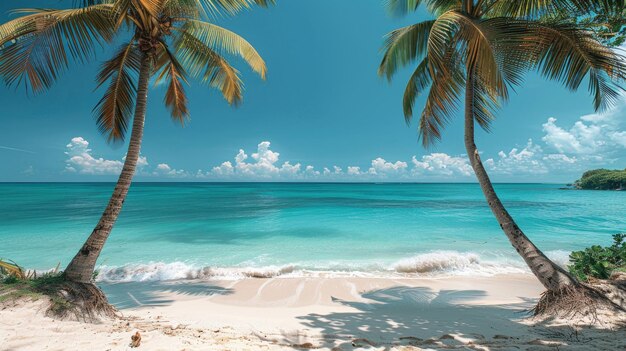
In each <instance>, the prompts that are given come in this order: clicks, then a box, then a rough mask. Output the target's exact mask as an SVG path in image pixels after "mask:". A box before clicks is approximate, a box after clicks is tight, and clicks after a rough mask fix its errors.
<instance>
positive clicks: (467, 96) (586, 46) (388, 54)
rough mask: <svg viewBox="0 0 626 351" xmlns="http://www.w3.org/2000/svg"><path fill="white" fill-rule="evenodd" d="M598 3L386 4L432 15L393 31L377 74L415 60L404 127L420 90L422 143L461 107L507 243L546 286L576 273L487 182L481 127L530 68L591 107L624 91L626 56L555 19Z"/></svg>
mask: <svg viewBox="0 0 626 351" xmlns="http://www.w3.org/2000/svg"><path fill="white" fill-rule="evenodd" d="M599 3H601V1H594V0H588V1H565V0H553V1H544V0H529V1H508V0H423V1H422V0H388V1H387V7H388V9H389V11H390V12H391V13H392V14H399V15H406V14H408V13H411V12H414V11H415V10H417V8H418V7H419V6H420V5H422V4H424V5H426V6H427V8H428V9H429V10H430V12H431V13H432V14H433V18H432V19H429V20H426V21H423V22H420V23H416V24H413V25H409V26H406V27H403V28H400V29H397V30H394V31H392V32H391V33H389V34H388V35H387V37H386V40H385V43H384V56H383V59H382V62H381V64H380V67H379V70H378V72H379V74H380V75H381V76H385V77H387V78H388V79H391V78H392V77H393V76H394V74H395V73H396V72H397V71H398V69H399V68H401V67H404V66H406V65H409V64H412V63H415V64H416V68H415V69H414V72H413V74H412V75H411V77H410V78H409V81H408V84H407V86H406V89H405V91H404V97H403V104H402V106H403V110H404V116H405V118H406V121H407V123H408V122H410V121H411V118H412V116H413V115H414V113H415V103H416V99H417V97H418V95H421V94H424V96H425V103H424V107H423V108H422V109H421V112H420V116H419V122H418V126H419V136H420V138H421V140H422V143H423V145H424V146H426V147H428V146H430V145H432V144H433V143H435V142H436V141H438V140H439V139H441V137H442V132H443V129H444V128H445V127H446V125H447V124H448V123H449V122H450V120H451V119H452V118H453V117H454V116H455V112H456V111H457V109H458V108H459V107H462V109H463V112H464V122H465V123H464V124H465V140H464V141H465V147H466V151H467V155H468V157H469V159H470V163H471V166H472V168H473V170H474V173H475V174H476V177H477V179H478V182H479V184H480V187H481V189H482V191H483V193H484V196H485V198H486V200H487V203H488V204H489V207H490V208H491V210H492V212H493V214H494V216H495V217H496V219H497V220H498V223H499V224H500V227H501V228H502V230H503V232H504V233H505V234H506V236H507V238H508V239H509V241H510V243H511V244H512V246H513V247H514V248H515V250H516V251H517V252H518V253H519V254H520V255H521V256H522V258H523V259H524V261H525V262H526V264H527V265H528V266H529V267H530V269H531V270H532V272H533V273H534V274H535V276H536V277H537V278H538V279H539V281H540V282H541V283H542V284H543V285H544V287H545V288H546V289H548V291H550V292H553V293H558V292H560V291H565V290H567V291H571V290H572V289H574V290H575V289H577V288H578V287H579V284H578V282H577V280H576V279H575V277H573V276H572V275H571V274H570V273H568V272H567V271H566V270H565V269H563V268H562V267H560V266H559V265H557V264H555V263H554V262H553V261H552V260H550V259H549V258H548V257H547V256H546V255H545V254H544V253H543V252H542V251H541V250H540V249H539V248H538V247H537V246H535V244H534V243H533V242H532V241H531V240H530V239H529V238H528V236H526V234H525V233H524V232H523V231H522V230H521V228H520V227H519V226H518V225H517V223H516V222H515V220H514V219H513V217H512V216H511V215H510V214H509V212H508V211H507V210H506V208H505V207H504V205H503V204H502V202H501V201H500V199H499V197H498V195H497V194H496V192H495V190H494V187H493V185H492V183H491V180H490V178H489V175H488V174H487V172H486V170H485V168H484V166H483V163H482V161H481V158H480V152H479V150H478V148H477V146H476V144H475V137H474V128H475V125H476V124H477V125H478V126H479V127H481V128H483V129H484V130H487V131H489V128H490V125H491V122H492V121H493V120H494V118H495V112H496V111H497V109H498V108H499V107H500V106H501V104H502V103H504V102H506V101H507V100H508V98H509V94H510V90H511V87H514V86H519V85H521V84H522V82H523V80H522V79H523V75H524V73H525V72H527V71H530V70H535V71H537V72H539V74H541V75H542V76H544V77H546V78H548V79H551V80H555V81H558V82H560V83H562V84H563V85H564V86H565V87H567V88H568V89H570V90H577V89H578V88H579V87H580V86H581V84H582V83H583V82H587V83H588V88H589V91H590V93H591V96H592V98H593V106H594V108H595V109H602V108H605V107H607V106H609V105H610V104H611V103H612V102H614V101H615V100H616V98H617V97H618V96H619V95H620V92H621V87H620V86H619V83H621V81H623V78H624V77H625V76H626V75H625V73H626V64H625V63H624V59H623V57H621V56H620V55H618V54H617V53H616V52H615V51H613V50H611V49H610V48H609V47H607V45H605V44H603V43H601V42H599V41H598V40H597V39H596V37H594V35H593V34H592V33H591V32H590V31H588V30H587V28H586V27H585V26H584V25H582V24H581V23H578V22H572V21H563V20H559V19H558V18H557V16H549V14H558V13H560V12H561V11H563V10H564V9H569V11H571V12H570V13H581V12H584V13H589V12H591V11H593V7H594V6H595V5H597V4H599Z"/></svg>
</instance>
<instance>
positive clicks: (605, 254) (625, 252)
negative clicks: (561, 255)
mask: <svg viewBox="0 0 626 351" xmlns="http://www.w3.org/2000/svg"><path fill="white" fill-rule="evenodd" d="M569 258H570V262H571V265H570V266H568V268H569V271H570V272H571V273H572V274H573V275H575V276H576V277H577V278H578V279H580V280H583V281H587V280H589V279H590V278H597V279H608V278H610V277H611V274H612V273H613V272H618V271H619V272H626V233H620V234H614V235H613V244H612V245H611V246H600V245H593V246H591V247H588V248H586V249H584V250H582V251H574V252H572V253H571V254H570V256H569Z"/></svg>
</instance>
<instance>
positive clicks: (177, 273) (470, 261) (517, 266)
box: [96, 251, 569, 283]
mask: <svg viewBox="0 0 626 351" xmlns="http://www.w3.org/2000/svg"><path fill="white" fill-rule="evenodd" d="M546 254H547V255H548V256H549V257H550V258H551V259H553V260H554V261H555V263H557V264H559V265H561V266H566V265H567V263H568V256H569V252H567V251H550V252H546ZM524 273H528V274H529V273H530V270H529V269H528V267H526V266H525V264H524V262H523V261H522V260H521V258H519V257H516V256H510V255H502V256H495V255H490V257H489V259H487V258H485V257H482V256H481V255H479V254H477V253H472V252H458V251H432V252H427V253H422V254H417V255H415V256H412V257H408V258H404V259H401V260H399V261H396V262H392V263H380V262H371V261H370V262H361V263H357V262H348V263H336V262H334V263H318V264H315V265H310V264H286V265H280V266H259V267H254V266H246V267H243V266H241V267H240V266H236V267H216V266H198V265H193V264H189V263H185V262H170V263H165V262H152V263H142V264H127V265H123V266H101V267H99V268H98V276H97V279H96V280H97V281H100V282H108V283H115V282H144V281H161V280H192V279H199V280H210V279H215V280H220V279H222V280H237V279H244V278H274V277H315V276H319V277H321V276H323V277H341V276H343V277H345V276H351V277H354V276H360V277H405V278H406V277H409V278H410V277H439V276H459V275H463V276H491V275H496V274H524Z"/></svg>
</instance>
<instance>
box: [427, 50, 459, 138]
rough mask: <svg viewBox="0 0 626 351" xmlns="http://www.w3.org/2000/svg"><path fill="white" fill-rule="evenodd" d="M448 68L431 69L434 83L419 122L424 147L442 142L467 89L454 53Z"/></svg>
mask: <svg viewBox="0 0 626 351" xmlns="http://www.w3.org/2000/svg"><path fill="white" fill-rule="evenodd" d="M448 59H449V61H448V67H447V68H446V69H445V70H442V71H440V70H437V69H436V68H433V67H430V70H431V79H432V83H431V86H430V90H429V92H428V97H427V98H426V104H425V106H424V109H423V111H422V114H421V116H420V121H419V133H420V134H419V135H420V138H421V140H422V144H423V145H424V147H428V146H430V145H433V144H434V143H435V142H436V141H438V140H441V132H442V130H443V128H445V126H446V125H447V124H448V123H449V121H450V119H451V117H452V114H453V113H454V112H455V111H456V110H457V109H458V104H459V101H460V99H461V93H462V92H463V88H464V87H465V75H464V72H463V70H462V69H461V65H460V62H461V60H460V58H459V57H458V55H457V54H456V53H454V52H452V51H449V55H448Z"/></svg>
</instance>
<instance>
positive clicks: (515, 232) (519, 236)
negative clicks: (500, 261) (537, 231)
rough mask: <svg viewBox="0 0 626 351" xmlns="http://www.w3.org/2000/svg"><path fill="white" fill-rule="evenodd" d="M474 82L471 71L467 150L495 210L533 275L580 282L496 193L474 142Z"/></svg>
mask: <svg viewBox="0 0 626 351" xmlns="http://www.w3.org/2000/svg"><path fill="white" fill-rule="evenodd" d="M474 82H475V81H474V79H473V77H472V75H471V74H469V73H468V77H467V83H466V91H465V149H466V150H467V156H468V157H469V160H470V163H471V165H472V168H473V169H474V173H476V178H477V179H478V183H479V184H480V188H481V189H482V191H483V194H484V195H485V198H486V199H487V202H488V203H489V207H490V208H491V211H492V212H493V214H494V215H495V216H496V219H497V220H498V223H499V224H500V227H501V228H502V231H504V234H506V236H507V238H508V239H509V241H510V242H511V244H512V245H513V247H514V248H515V250H517V253H518V254H520V256H522V258H523V259H524V261H526V264H527V265H528V267H530V269H531V270H532V272H533V274H535V276H536V277H537V278H538V279H539V281H540V282H541V284H543V286H544V287H546V289H548V290H553V291H556V290H559V289H561V288H563V287H565V286H568V285H577V284H578V283H577V281H576V280H575V279H574V278H572V276H570V275H569V274H568V273H567V272H566V271H565V270H564V269H563V268H561V267H559V266H558V265H557V264H555V263H554V262H552V261H551V260H550V259H549V258H548V257H546V255H544V253H543V252H541V250H539V249H538V248H537V247H536V246H535V244H533V243H532V241H530V239H528V237H527V236H526V235H525V234H524V232H522V230H521V229H520V228H519V227H518V226H517V224H516V223H515V221H514V220H513V218H512V217H511V215H510V214H509V213H508V212H507V210H506V209H505V208H504V206H503V205H502V202H500V199H499V198H498V195H496V192H495V190H494V189H493V186H492V184H491V180H490V179H489V175H488V174H487V171H485V168H484V167H483V164H482V162H481V160H480V155H479V153H478V149H477V148H476V144H475V142H474V106H473V102H474Z"/></svg>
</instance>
